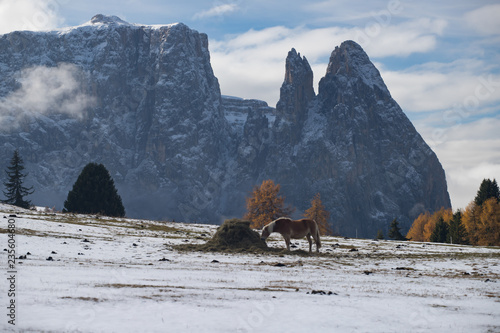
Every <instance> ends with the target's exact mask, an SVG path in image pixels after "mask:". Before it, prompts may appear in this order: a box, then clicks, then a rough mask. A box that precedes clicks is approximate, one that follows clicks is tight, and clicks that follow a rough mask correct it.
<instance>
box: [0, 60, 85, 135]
mask: <svg viewBox="0 0 500 333" xmlns="http://www.w3.org/2000/svg"><path fill="white" fill-rule="evenodd" d="M82 80H83V73H82V72H81V71H80V70H79V69H78V67H76V66H75V65H72V64H60V65H59V66H58V67H44V66H37V67H31V68H27V69H25V70H23V71H21V73H20V74H19V78H18V82H19V83H20V84H21V87H20V88H19V89H17V90H16V91H14V92H12V93H11V94H9V95H7V96H6V97H5V98H3V99H0V126H2V127H5V126H7V125H8V126H9V127H13V126H16V125H18V124H19V122H20V121H22V120H23V119H24V117H26V116H28V115H33V116H36V115H44V114H53V113H63V114H68V115H70V116H72V117H76V118H82V117H83V116H84V113H85V110H86V109H87V108H88V107H90V106H92V105H94V103H95V100H94V98H93V97H91V96H89V95H87V94H86V93H85V92H84V91H83V88H82V86H81V82H82Z"/></svg>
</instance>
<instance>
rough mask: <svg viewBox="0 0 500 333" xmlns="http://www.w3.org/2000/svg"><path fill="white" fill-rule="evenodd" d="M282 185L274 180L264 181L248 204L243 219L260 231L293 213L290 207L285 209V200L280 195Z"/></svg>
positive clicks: (254, 191) (248, 200)
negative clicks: (250, 222) (279, 218)
mask: <svg viewBox="0 0 500 333" xmlns="http://www.w3.org/2000/svg"><path fill="white" fill-rule="evenodd" d="M279 192H280V185H279V184H277V185H275V184H274V182H273V181H272V180H270V179H269V180H264V181H263V182H262V184H261V185H260V186H256V187H254V190H253V192H252V194H251V196H250V197H249V198H247V199H246V202H247V213H246V214H245V216H244V217H243V218H245V219H247V220H250V221H252V224H251V227H252V228H256V229H260V228H262V227H263V226H265V225H266V224H268V223H270V222H272V221H274V220H276V219H277V218H278V217H283V216H285V217H288V216H290V214H292V212H293V210H294V209H293V208H291V207H290V206H288V207H285V198H284V197H283V196H281V195H279Z"/></svg>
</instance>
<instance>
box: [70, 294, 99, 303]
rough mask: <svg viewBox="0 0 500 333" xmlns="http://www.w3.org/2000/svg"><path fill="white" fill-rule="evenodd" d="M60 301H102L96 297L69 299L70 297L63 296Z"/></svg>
mask: <svg viewBox="0 0 500 333" xmlns="http://www.w3.org/2000/svg"><path fill="white" fill-rule="evenodd" d="M61 299H75V300H80V301H87V302H94V303H97V302H101V301H102V300H100V299H98V298H96V297H71V296H64V297H61Z"/></svg>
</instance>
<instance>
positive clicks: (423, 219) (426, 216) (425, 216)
mask: <svg viewBox="0 0 500 333" xmlns="http://www.w3.org/2000/svg"><path fill="white" fill-rule="evenodd" d="M430 219H431V214H430V213H429V212H425V213H422V214H420V215H419V216H418V217H417V218H416V219H415V221H413V224H412V225H411V228H410V230H408V233H407V234H406V238H407V239H409V240H412V241H415V242H425V239H424V227H425V225H426V224H427V223H428V222H429V220H430Z"/></svg>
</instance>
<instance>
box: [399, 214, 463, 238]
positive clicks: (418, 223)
mask: <svg viewBox="0 0 500 333" xmlns="http://www.w3.org/2000/svg"><path fill="white" fill-rule="evenodd" d="M452 217H453V212H452V210H451V209H445V208H441V209H440V210H438V211H437V212H435V213H434V214H432V215H431V214H430V213H429V212H425V213H423V214H420V215H419V216H418V217H417V218H416V219H415V221H413V224H412V226H411V228H410V230H409V231H408V233H407V234H406V238H408V239H410V240H412V241H416V242H429V241H430V239H431V235H432V232H433V231H434V228H435V227H436V224H437V222H438V221H439V219H440V218H442V219H443V220H444V221H449V220H451V218H452Z"/></svg>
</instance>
